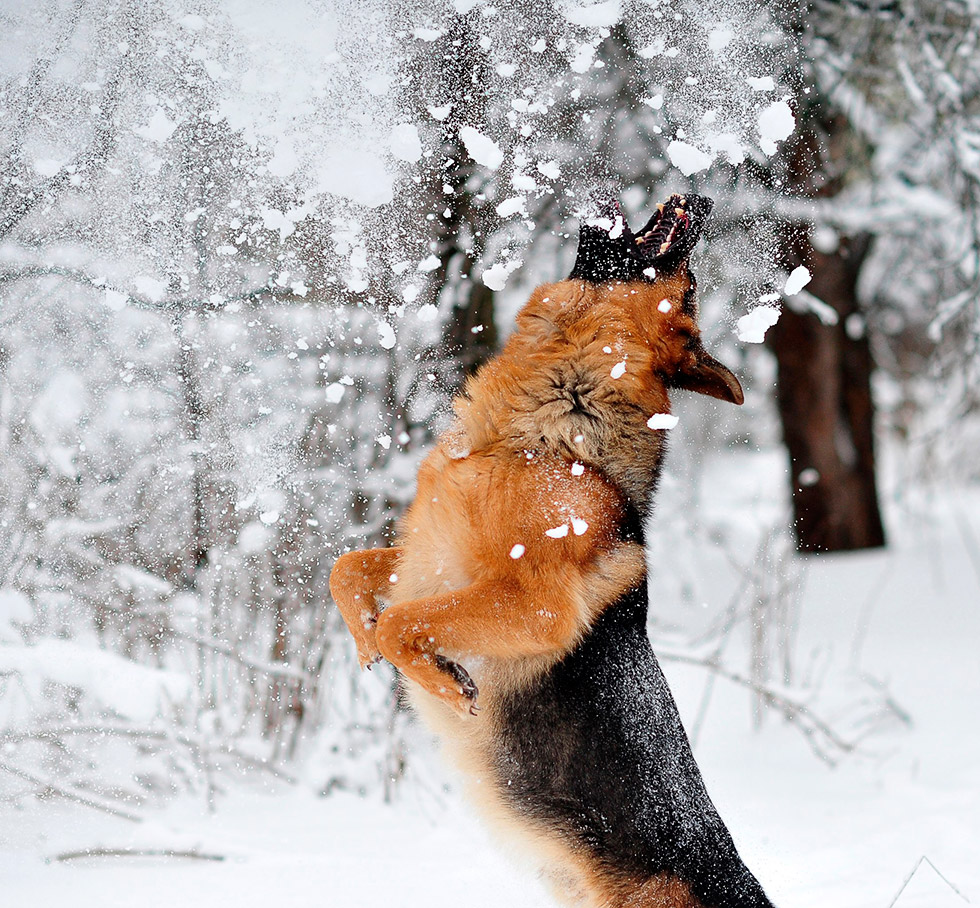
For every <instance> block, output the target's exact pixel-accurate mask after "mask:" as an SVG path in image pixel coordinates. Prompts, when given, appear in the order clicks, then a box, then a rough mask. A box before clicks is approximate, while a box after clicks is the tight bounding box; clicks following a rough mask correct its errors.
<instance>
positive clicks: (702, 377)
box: [670, 343, 745, 404]
mask: <svg viewBox="0 0 980 908" xmlns="http://www.w3.org/2000/svg"><path fill="white" fill-rule="evenodd" d="M695 355H696V356H697V359H696V360H695V364H694V366H688V367H687V368H685V369H683V370H681V371H679V372H675V373H674V374H673V375H672V376H671V379H670V385H671V387H674V388H684V389H685V390H687V391H697V392H698V393H699V394H707V395H708V397H716V398H717V399H718V400H725V401H728V403H730V404H741V403H742V402H743V401H744V400H745V395H744V394H743V393H742V386H741V385H740V384H739V381H738V379H737V378H736V377H735V374H734V373H733V372H732V370H731V369H729V368H728V367H727V366H723V365H722V364H721V363H720V362H718V360H716V359H715V358H714V357H713V356H711V355H710V354H708V353H707V351H706V350H705V349H704V347H702V346H701V344H700V343H698V345H697V349H696V350H695Z"/></svg>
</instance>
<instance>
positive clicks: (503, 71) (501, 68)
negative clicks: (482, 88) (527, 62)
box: [497, 63, 517, 79]
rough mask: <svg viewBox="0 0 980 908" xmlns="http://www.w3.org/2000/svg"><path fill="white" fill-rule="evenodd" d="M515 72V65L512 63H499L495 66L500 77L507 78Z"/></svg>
mask: <svg viewBox="0 0 980 908" xmlns="http://www.w3.org/2000/svg"><path fill="white" fill-rule="evenodd" d="M516 72H517V67H516V66H515V65H514V64H513V63H500V64H499V65H498V66H497V75H498V76H500V77H501V78H502V79H509V78H510V77H511V76H513V75H514V73H516Z"/></svg>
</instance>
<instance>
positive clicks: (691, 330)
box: [568, 195, 744, 404]
mask: <svg viewBox="0 0 980 908" xmlns="http://www.w3.org/2000/svg"><path fill="white" fill-rule="evenodd" d="M713 205H714V203H713V202H712V201H711V199H708V198H705V197H703V196H697V195H686V196H681V195H672V196H671V197H670V198H669V199H668V200H667V201H666V202H664V203H663V204H662V205H658V206H657V210H656V212H655V213H654V215H653V217H651V218H650V220H649V221H648V222H647V223H646V224H645V225H644V227H643V228H642V229H641V230H640V231H638V232H637V233H634V232H633V231H632V230H630V227H629V225H628V224H627V223H626V218H625V216H624V215H623V213H622V209H621V208H620V207H619V204H618V203H616V202H609V203H607V204H606V205H604V206H603V208H602V209H601V213H600V215H599V216H597V217H593V218H589V219H587V220H585V221H584V222H583V224H582V227H581V230H580V233H579V246H578V254H577V256H576V259H575V267H574V268H573V269H572V272H571V274H570V275H569V278H568V279H569V280H572V281H576V280H577V281H582V282H585V283H588V284H592V285H596V286H597V287H601V288H602V296H603V297H605V298H606V299H607V301H609V302H615V303H617V304H618V305H619V306H621V307H622V308H624V309H627V310H628V311H629V314H630V316H631V320H632V321H633V322H634V323H635V324H636V325H637V326H638V327H639V328H640V330H641V331H642V333H643V334H644V336H646V337H647V338H648V339H651V340H653V339H656V341H657V344H658V346H660V347H661V356H660V360H661V363H662V365H661V371H662V373H663V376H664V379H665V381H666V383H667V385H668V386H669V387H675V388H686V389H687V390H690V391H697V392H699V393H701V394H707V395H709V396H711V397H716V398H718V399H719V400H726V401H729V402H731V403H734V404H741V403H742V401H743V400H744V395H743V393H742V387H741V385H740V384H739V382H738V379H737V378H736V377H735V376H734V375H733V374H732V372H731V371H730V370H729V369H728V368H726V367H725V366H723V365H722V364H721V363H720V362H718V360H716V359H715V358H714V357H712V356H711V355H709V354H708V352H707V351H706V350H705V349H704V345H703V344H702V343H701V331H700V328H699V326H698V304H697V295H696V290H697V283H696V281H695V279H694V275H693V274H692V272H691V269H690V267H689V265H688V260H689V259H690V256H691V253H692V252H693V250H694V247H695V246H696V245H697V242H698V240H699V239H700V238H701V234H702V232H703V230H704V226H705V223H706V222H707V219H708V215H709V214H710V213H711V209H712V207H713Z"/></svg>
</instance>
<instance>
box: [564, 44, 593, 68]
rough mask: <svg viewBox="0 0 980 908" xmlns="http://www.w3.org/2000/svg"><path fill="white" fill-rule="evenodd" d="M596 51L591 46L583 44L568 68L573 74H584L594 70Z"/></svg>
mask: <svg viewBox="0 0 980 908" xmlns="http://www.w3.org/2000/svg"><path fill="white" fill-rule="evenodd" d="M595 52H596V49H595V48H594V47H593V46H592V45H591V44H581V45H579V48H578V50H577V51H576V52H575V56H574V57H572V59H571V62H569V64H568V66H569V68H570V69H571V70H572V72H576V73H584V72H588V71H589V70H590V69H591V68H592V61H593V60H594V59H595Z"/></svg>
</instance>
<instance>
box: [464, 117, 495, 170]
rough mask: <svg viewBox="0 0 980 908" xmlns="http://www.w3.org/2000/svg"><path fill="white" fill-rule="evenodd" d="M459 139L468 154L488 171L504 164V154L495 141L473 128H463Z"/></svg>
mask: <svg viewBox="0 0 980 908" xmlns="http://www.w3.org/2000/svg"><path fill="white" fill-rule="evenodd" d="M459 137H460V139H462V141H463V145H464V146H466V153H467V154H468V155H469V156H470V157H471V158H472V159H473V160H474V161H476V163H477V164H482V165H483V166H484V167H486V168H487V170H496V169H497V168H498V167H499V166H500V165H501V164H503V162H504V153H503V152H502V151H501V150H500V146H499V145H498V144H497V143H496V142H494V140H493V139H490V138H488V137H487V136H485V135H484V134H483V133H482V132H480V131H479V130H477V129H474V128H473V127H472V126H463V127H462V128H461V129H460V130H459Z"/></svg>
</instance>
